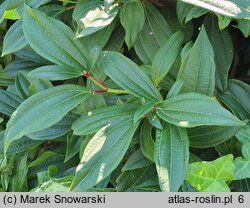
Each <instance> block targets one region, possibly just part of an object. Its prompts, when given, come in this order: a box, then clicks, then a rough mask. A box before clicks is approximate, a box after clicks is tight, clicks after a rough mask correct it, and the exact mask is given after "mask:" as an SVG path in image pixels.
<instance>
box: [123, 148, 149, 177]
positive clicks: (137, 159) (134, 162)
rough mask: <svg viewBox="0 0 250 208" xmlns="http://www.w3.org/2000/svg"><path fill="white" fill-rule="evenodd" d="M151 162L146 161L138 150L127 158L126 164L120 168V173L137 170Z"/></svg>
mask: <svg viewBox="0 0 250 208" xmlns="http://www.w3.org/2000/svg"><path fill="white" fill-rule="evenodd" d="M151 163H152V162H151V161H150V160H148V159H147V158H146V157H145V156H144V155H143V153H142V151H141V150H140V149H138V150H136V151H135V152H134V153H133V154H132V155H130V157H129V158H128V160H127V162H126V163H125V164H124V166H123V167H122V171H123V172H124V171H128V170H133V169H139V168H144V167H147V166H149V165H150V164H151Z"/></svg>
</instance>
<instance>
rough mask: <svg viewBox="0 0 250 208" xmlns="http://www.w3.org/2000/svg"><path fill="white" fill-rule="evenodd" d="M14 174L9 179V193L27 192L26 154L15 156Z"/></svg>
mask: <svg viewBox="0 0 250 208" xmlns="http://www.w3.org/2000/svg"><path fill="white" fill-rule="evenodd" d="M15 159H16V164H15V169H14V173H13V175H12V178H11V187H10V191H12V192H15V191H17V192H20V191H27V190H28V185H27V172H28V167H27V162H28V153H27V152H26V153H25V154H20V155H18V156H17V158H15Z"/></svg>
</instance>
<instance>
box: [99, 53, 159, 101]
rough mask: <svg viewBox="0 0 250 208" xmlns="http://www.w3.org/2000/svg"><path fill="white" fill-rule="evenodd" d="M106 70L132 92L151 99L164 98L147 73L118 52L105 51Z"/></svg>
mask: <svg viewBox="0 0 250 208" xmlns="http://www.w3.org/2000/svg"><path fill="white" fill-rule="evenodd" d="M102 68H103V70H104V72H105V73H106V74H107V75H108V76H109V77H110V78H111V79H112V80H113V81H115V82H116V83H117V84H118V85H120V86H121V87H122V88H124V89H126V90H128V91H129V92H130V93H131V94H133V95H135V96H137V97H139V98H145V99H147V100H149V101H157V100H162V96H161V94H160V93H159V92H158V90H157V89H156V87H155V86H154V85H153V83H152V82H151V80H150V79H149V78H148V76H147V75H146V74H144V73H143V71H142V70H141V69H140V67H139V66H137V65H136V64H135V63H134V62H132V61H131V60H130V59H128V58H126V57H125V56H123V55H122V54H120V53H117V52H111V51H109V52H105V53H104V54H103V56H102Z"/></svg>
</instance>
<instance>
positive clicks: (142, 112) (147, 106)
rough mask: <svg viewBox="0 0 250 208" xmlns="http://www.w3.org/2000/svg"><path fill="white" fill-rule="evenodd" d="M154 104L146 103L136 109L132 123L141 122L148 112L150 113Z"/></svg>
mask: <svg viewBox="0 0 250 208" xmlns="http://www.w3.org/2000/svg"><path fill="white" fill-rule="evenodd" d="M154 104H155V103H154V102H148V103H146V104H145V105H143V106H141V107H140V108H138V109H137V110H136V112H135V114H134V123H137V122H138V121H139V120H141V119H142V118H143V117H144V116H145V115H146V114H147V113H148V112H150V111H151V110H152V109H153V107H154Z"/></svg>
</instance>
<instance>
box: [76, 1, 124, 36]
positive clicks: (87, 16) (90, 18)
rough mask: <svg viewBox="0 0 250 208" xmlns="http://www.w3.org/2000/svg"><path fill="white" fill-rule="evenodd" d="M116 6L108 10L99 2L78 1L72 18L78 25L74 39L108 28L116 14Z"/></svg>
mask: <svg viewBox="0 0 250 208" xmlns="http://www.w3.org/2000/svg"><path fill="white" fill-rule="evenodd" d="M118 11H119V10H118V4H114V5H112V6H110V7H109V8H108V9H105V7H104V6H103V5H102V2H101V1H98V0H97V1H96V0H95V1H87V2H86V1H85V0H82V1H79V2H78V3H77V5H76V8H75V9H74V13H73V18H74V19H75V20H76V22H77V24H78V32H77V35H76V37H77V38H80V37H85V36H88V35H90V34H92V33H95V32H97V31H98V30H101V29H102V28H104V27H106V26H108V25H109V24H110V23H111V22H112V21H113V20H114V18H115V17H116V15H117V14H118Z"/></svg>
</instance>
